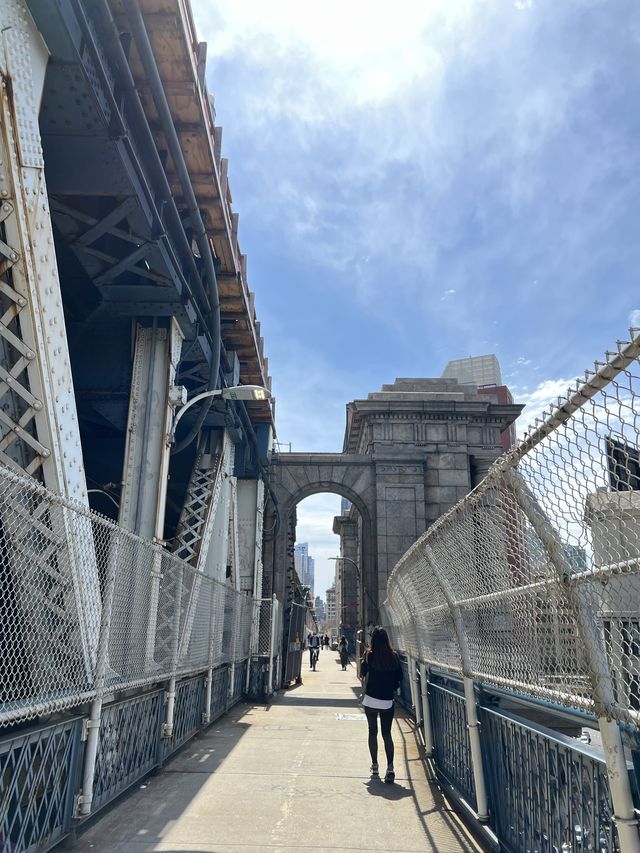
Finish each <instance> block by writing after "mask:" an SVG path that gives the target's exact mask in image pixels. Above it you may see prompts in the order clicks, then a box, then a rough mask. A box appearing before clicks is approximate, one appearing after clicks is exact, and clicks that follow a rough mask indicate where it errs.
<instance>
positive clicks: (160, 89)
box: [124, 0, 220, 453]
mask: <svg viewBox="0 0 640 853" xmlns="http://www.w3.org/2000/svg"><path fill="white" fill-rule="evenodd" d="M124 7H125V10H126V13H127V17H128V19H129V22H130V24H131V28H132V30H133V36H134V38H135V41H136V47H137V49H138V54H139V56H140V61H141V62H142V66H143V68H144V72H145V75H146V77H147V81H148V83H149V87H150V89H151V94H152V96H153V101H154V103H155V106H156V109H157V111H158V115H159V116H160V124H161V126H162V132H163V133H164V137H165V139H166V141H167V145H168V147H169V153H170V154H171V159H172V160H173V164H174V167H175V169H176V172H177V174H178V180H179V181H180V186H181V187H182V192H183V194H184V198H185V200H186V202H187V209H188V210H189V216H190V217H191V224H192V226H193V233H194V237H195V240H196V243H197V245H198V249H199V251H200V257H201V258H202V261H203V263H204V266H205V271H206V275H207V281H208V285H209V294H208V295H209V301H210V303H211V318H210V319H211V335H212V338H213V344H212V346H213V349H212V353H211V369H210V372H209V382H208V384H207V391H214V390H215V389H216V388H217V387H218V373H219V371H220V300H219V297H218V284H217V280H216V273H215V267H214V263H213V254H212V252H211V244H210V243H209V238H208V236H207V232H206V230H205V227H204V222H203V221H202V216H201V215H200V208H199V207H198V202H197V199H196V196H195V193H194V191H193V187H192V185H191V178H190V176H189V170H188V168H187V164H186V162H185V159H184V155H183V153H182V148H181V147H180V140H179V139H178V134H177V133H176V129H175V125H174V123H173V116H172V115H171V109H170V107H169V103H168V101H167V96H166V93H165V91H164V85H163V83H162V79H161V78H160V73H159V71H158V65H157V63H156V58H155V56H154V53H153V48H152V46H151V42H150V40H149V34H148V32H147V28H146V25H145V23H144V18H143V17H142V12H141V11H140V7H139V5H138V3H137V2H136V0H124ZM212 399H213V398H211V397H210V398H208V399H207V400H206V401H205V403H204V404H203V406H202V409H201V411H200V414H199V415H198V417H197V419H196V422H195V424H194V425H193V426H192V427H191V430H190V431H189V434H188V435H187V436H186V437H185V438H184V439H183V440H182V441H181V442H180V443H179V444H178V445H177V446H176V447H175V448H174V450H173V452H174V453H180V451H182V450H184V449H185V448H186V447H188V446H189V445H190V444H191V442H192V441H193V439H194V438H195V437H196V435H197V434H198V432H199V431H200V428H201V426H202V424H203V423H204V419H205V417H206V416H207V412H208V411H209V408H210V407H211V403H212Z"/></svg>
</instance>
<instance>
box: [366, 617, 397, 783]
mask: <svg viewBox="0 0 640 853" xmlns="http://www.w3.org/2000/svg"><path fill="white" fill-rule="evenodd" d="M360 678H361V679H362V683H363V686H364V697H363V700H362V704H363V706H364V711H365V714H366V715H367V723H368V726H369V752H370V753H371V776H372V778H376V779H377V778H378V777H379V775H380V774H379V772H378V714H379V715H380V729H381V731H382V740H383V742H384V751H385V754H386V756H387V772H386V773H385V776H384V781H385V782H388V783H391V782H393V781H394V780H395V778H396V774H395V772H394V769H393V738H392V737H391V724H392V723H393V714H394V707H393V696H394V693H395V692H396V690H397V689H398V687H399V686H400V682H401V681H402V667H401V665H400V658H399V657H398V655H397V654H396V653H395V652H394V650H393V649H392V647H391V643H390V642H389V637H388V635H387V632H386V631H385V629H384V628H374V629H373V632H372V634H371V645H370V646H369V648H368V649H367V651H366V652H365V654H364V657H363V658H362V662H361V664H360Z"/></svg>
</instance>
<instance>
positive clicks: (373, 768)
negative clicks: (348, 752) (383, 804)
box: [371, 764, 380, 779]
mask: <svg viewBox="0 0 640 853" xmlns="http://www.w3.org/2000/svg"><path fill="white" fill-rule="evenodd" d="M371 778H372V779H379V778H380V773H379V772H378V765H377V764H372V765H371Z"/></svg>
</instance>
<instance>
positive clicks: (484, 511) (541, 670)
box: [384, 336, 640, 725]
mask: <svg viewBox="0 0 640 853" xmlns="http://www.w3.org/2000/svg"><path fill="white" fill-rule="evenodd" d="M639 353H640V336H636V337H635V338H634V339H633V340H632V341H630V342H624V343H620V344H619V345H618V349H617V351H616V352H614V353H607V356H606V361H605V362H602V363H596V365H595V367H596V370H595V371H591V372H589V371H587V373H586V374H585V381H584V382H582V383H580V382H577V383H576V387H575V389H570V390H569V392H568V394H567V397H566V398H562V399H559V400H558V404H557V406H556V407H554V409H553V410H550V411H549V412H548V413H547V414H546V415H545V417H544V418H543V419H542V420H540V421H537V422H536V425H535V426H534V427H531V428H530V431H529V433H528V434H527V435H526V436H525V438H524V439H523V440H522V442H521V443H520V444H519V445H518V446H517V447H516V448H515V449H514V450H512V451H511V452H510V453H508V454H506V455H505V456H503V457H501V458H500V459H499V460H497V461H496V462H495V463H494V465H493V467H492V468H491V470H490V471H489V473H488V474H487V476H486V477H485V479H484V480H483V481H482V483H481V484H480V485H479V486H478V487H476V489H474V491H473V492H471V493H470V494H469V495H468V496H467V497H466V498H464V499H463V500H462V501H460V503H458V504H457V505H456V506H455V507H453V509H452V510H450V511H449V512H448V513H446V514H445V515H444V516H442V517H441V518H440V519H438V521H436V522H435V523H434V524H433V525H432V526H431V528H430V529H429V530H428V531H427V532H426V533H425V534H424V535H423V536H422V537H421V538H420V539H419V540H418V541H417V542H416V543H415V545H413V546H412V548H411V549H409V551H407V553H406V554H405V555H404V556H403V557H402V558H401V560H400V561H399V562H398V564H397V565H396V567H395V569H394V571H393V573H392V575H391V577H390V580H389V584H388V597H387V601H386V602H385V610H384V613H385V617H386V620H387V622H388V623H389V627H390V630H391V632H392V635H393V636H394V638H395V639H396V642H397V644H398V646H399V647H400V648H403V649H404V650H405V651H407V652H408V653H409V654H411V655H412V656H413V657H414V658H416V659H417V660H421V661H423V662H425V663H429V664H434V665H437V666H440V667H445V668H447V669H449V670H454V671H457V672H461V671H462V669H463V663H462V654H461V650H464V654H465V656H466V658H465V659H466V661H467V663H466V664H465V673H464V674H465V675H466V676H468V677H472V678H476V679H480V680H482V681H484V682H487V683H492V684H495V685H499V686H503V687H507V688H512V689H517V690H519V691H521V692H524V693H528V694H530V695H533V696H537V697H541V698H543V699H549V700H552V701H554V702H560V703H562V704H565V705H568V706H579V707H582V708H584V709H586V710H588V711H590V712H594V713H596V714H597V715H599V716H603V717H604V716H611V717H613V718H615V719H618V720H620V721H624V722H626V723H629V724H632V725H636V724H637V723H638V722H640V415H639V413H638V395H639V392H640V389H639V380H640V368H639V364H638V355H639ZM461 644H462V645H461Z"/></svg>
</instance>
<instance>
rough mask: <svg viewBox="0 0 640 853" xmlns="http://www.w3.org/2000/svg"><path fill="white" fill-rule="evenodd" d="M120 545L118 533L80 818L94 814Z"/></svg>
mask: <svg viewBox="0 0 640 853" xmlns="http://www.w3.org/2000/svg"><path fill="white" fill-rule="evenodd" d="M119 545H120V540H119V536H118V533H117V532H114V533H113V540H112V543H111V553H110V555H109V563H108V565H107V575H106V578H105V590H104V605H103V607H102V619H101V624H100V639H99V642H98V653H97V660H96V675H95V680H94V687H95V691H96V695H95V699H94V700H93V702H92V703H91V711H90V713H89V719H88V720H87V721H86V726H87V730H88V733H87V746H86V748H85V754H84V769H83V774H82V793H81V794H80V797H79V798H78V802H77V806H78V812H79V814H80V815H88V814H91V803H92V802H93V779H94V776H95V772H96V758H97V755H98V743H99V735H100V720H101V718H102V703H103V700H104V693H105V681H106V673H107V663H108V658H109V634H110V630H111V613H112V611H113V596H114V591H115V585H116V571H117V565H118V551H119Z"/></svg>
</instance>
